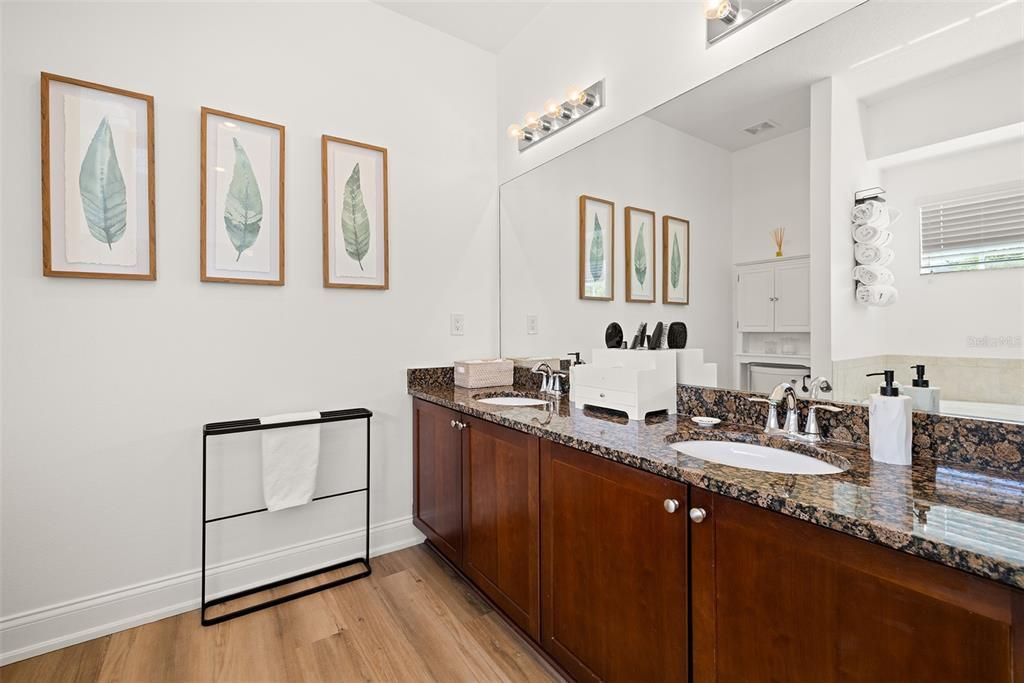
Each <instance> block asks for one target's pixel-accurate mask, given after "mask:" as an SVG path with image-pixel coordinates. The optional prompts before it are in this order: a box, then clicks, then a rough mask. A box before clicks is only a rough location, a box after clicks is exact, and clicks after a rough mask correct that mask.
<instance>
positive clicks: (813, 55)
mask: <svg viewBox="0 0 1024 683" xmlns="http://www.w3.org/2000/svg"><path fill="white" fill-rule="evenodd" d="M998 4H1000V3H999V0H991V2H982V3H978V2H942V3H940V2H920V1H916V2H915V1H905V2H896V1H894V0H888V1H881V2H880V1H877V0H876V1H874V2H869V3H866V4H864V5H860V6H859V7H857V8H856V9H855V10H852V11H850V12H847V13H845V14H843V15H841V16H839V17H836V18H835V19H833V20H831V21H830V22H828V23H827V24H825V25H823V26H821V27H819V28H817V29H814V30H812V31H809V32H808V33H805V34H804V35H802V36H800V37H798V38H795V39H793V40H791V41H790V42H788V43H785V44H783V45H780V46H779V47H777V48H775V49H774V50H771V51H770V52H768V53H766V54H765V55H762V56H761V57H759V58H758V59H754V60H752V61H749V62H747V63H745V64H743V65H741V66H739V67H737V68H735V69H733V70H732V71H729V72H727V73H726V74H724V75H722V76H720V77H718V78H716V79H714V80H712V81H710V82H708V83H705V84H704V85H702V86H700V87H698V88H696V89H694V90H691V91H689V92H687V93H684V94H682V95H680V96H679V97H677V98H675V99H673V100H670V101H668V102H666V103H665V104H663V105H661V106H660V107H657V108H656V109H653V110H651V111H650V112H648V114H647V116H649V117H651V118H653V119H655V120H657V121H661V122H662V123H664V124H666V125H669V126H671V127H673V128H676V129H677V130H681V131H683V132H684V133H687V134H689V135H693V136H695V137H698V138H702V139H704V140H707V141H709V142H711V143H712V144H715V145H718V146H720V147H723V148H725V149H729V150H736V149H741V148H743V147H748V146H750V145H754V144H759V143H761V142H764V141H765V140H769V139H771V138H772V137H778V136H779V135H785V134H786V133H789V132H792V131H794V130H798V129H800V128H803V127H806V126H807V125H808V123H809V117H810V99H809V92H810V91H809V88H810V85H811V84H812V83H814V82H816V81H818V80H821V79H823V78H826V77H829V76H838V77H841V78H842V80H843V82H844V84H845V87H847V88H849V89H850V90H851V91H852V93H853V94H854V95H856V96H858V97H860V98H865V99H867V100H868V101H870V100H871V98H872V96H875V97H878V96H884V93H887V92H888V93H891V92H892V91H893V90H894V89H898V88H900V87H901V86H902V85H904V84H906V83H908V82H910V81H912V80H916V79H920V78H922V77H925V76H926V75H927V74H930V73H933V72H936V71H940V70H943V69H948V68H950V67H951V66H953V65H954V64H957V63H960V62H963V61H965V60H972V59H977V58H983V57H982V55H985V54H987V53H990V52H993V51H996V50H999V49H1001V48H1006V47H1007V46H1010V45H1013V44H1014V43H1019V42H1020V41H1021V40H1022V39H1024V18H1022V17H1024V3H1021V2H1016V3H1013V4H1012V5H1008V6H1006V7H1004V8H1002V9H1000V10H998V11H994V12H989V13H985V14H981V16H978V13H979V12H982V11H983V10H985V9H986V8H988V7H994V6H996V5H998ZM965 20H966V21H965ZM956 22H963V23H962V24H959V25H957V26H955V27H953V28H950V29H949V30H947V31H944V32H943V33H938V34H936V35H935V36H933V37H930V38H925V39H923V40H921V37H922V36H927V35H928V34H929V33H931V32H935V31H938V30H940V29H943V28H945V27H948V26H951V25H952V24H954V23H956ZM939 36H941V37H939ZM888 51H892V52H891V54H889V55H885V53H886V52H888ZM880 54H882V55H885V56H882V57H878V58H876V59H874V60H872V61H869V62H867V63H862V64H860V65H858V62H864V60H867V59H869V58H871V57H875V56H876V55H880ZM765 119H771V120H773V121H775V122H776V123H778V124H779V128H778V129H776V130H773V131H769V132H765V133H761V134H759V135H757V136H753V135H750V134H748V133H744V132H743V128H746V127H747V126H750V125H752V124H754V123H758V122H760V121H763V120H765Z"/></svg>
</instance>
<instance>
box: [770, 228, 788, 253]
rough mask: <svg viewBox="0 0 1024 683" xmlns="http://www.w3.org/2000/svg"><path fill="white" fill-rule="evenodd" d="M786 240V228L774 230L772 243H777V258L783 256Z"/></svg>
mask: <svg viewBox="0 0 1024 683" xmlns="http://www.w3.org/2000/svg"><path fill="white" fill-rule="evenodd" d="M785 239H786V229H785V228H775V229H774V230H772V241H773V242H775V256H776V258H778V257H779V256H782V242H783V241H784V240H785Z"/></svg>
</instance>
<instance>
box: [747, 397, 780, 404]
mask: <svg viewBox="0 0 1024 683" xmlns="http://www.w3.org/2000/svg"><path fill="white" fill-rule="evenodd" d="M746 398H747V400H748V401H750V402H751V403H767V404H768V405H772V406H777V405H779V402H778V401H773V400H771V399H770V398H761V397H760V396H747V397H746Z"/></svg>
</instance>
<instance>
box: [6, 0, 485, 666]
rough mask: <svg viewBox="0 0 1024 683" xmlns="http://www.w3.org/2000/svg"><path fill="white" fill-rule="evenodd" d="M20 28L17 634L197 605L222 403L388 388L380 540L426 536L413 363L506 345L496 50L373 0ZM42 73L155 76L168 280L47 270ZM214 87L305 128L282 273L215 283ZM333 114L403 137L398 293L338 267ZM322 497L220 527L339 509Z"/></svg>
mask: <svg viewBox="0 0 1024 683" xmlns="http://www.w3.org/2000/svg"><path fill="white" fill-rule="evenodd" d="M2 47H3V50H2V66H3V91H2V95H3V111H2V124H3V129H2V131H3V143H4V157H3V164H4V167H3V185H2V191H3V195H4V196H5V197H7V198H10V199H11V201H8V202H6V203H5V204H4V205H3V207H2V209H3V214H2V216H3V225H4V226H5V228H4V230H3V231H2V233H3V249H2V259H3V260H2V267H3V271H2V305H3V318H4V319H3V323H4V325H3V337H2V342H3V358H2V365H0V369H2V372H3V387H2V402H0V408H2V410H3V419H4V425H3V426H4V429H3V442H2V448H3V481H2V489H0V490H2V499H3V500H2V504H3V508H2V515H0V516H2V518H3V520H2V535H3V558H2V565H0V570H2V592H0V596H2V602H3V604H2V621H0V629H2V630H0V638H2V639H3V648H4V651H5V656H6V657H8V658H9V657H10V656H12V653H14V654H15V655H16V656H25V654H26V653H32V652H34V651H38V650H37V649H33V648H36V646H37V645H39V643H40V642H41V641H44V640H46V639H48V638H51V637H53V638H64V637H67V636H71V637H72V639H75V638H78V639H80V638H82V637H89V636H95V635H99V634H100V633H102V632H104V631H105V630H107V631H108V630H110V629H111V628H112V627H111V625H110V624H107V623H106V622H104V621H103V620H104V619H106V620H109V621H115V620H117V619H122V618H123V619H127V621H123V622H119V623H118V624H114V625H113V627H124V626H126V625H129V624H130V623H132V620H133V619H134V620H138V619H140V618H154V617H156V616H160V615H161V614H164V613H166V610H168V609H171V608H173V607H177V608H179V609H180V608H184V607H187V606H190V605H192V606H194V604H195V600H196V599H197V598H198V585H197V583H196V574H195V573H194V572H195V570H196V569H197V568H198V565H199V530H200V486H199V484H200V446H201V440H200V428H201V426H202V424H203V423H204V422H207V421H213V420H223V419H232V418H240V417H249V416H257V415H267V414H273V413H279V412H286V411H294V410H299V409H311V408H322V409H331V408H342V407H348V406H366V407H368V408H371V409H372V410H373V411H374V413H375V417H374V432H373V443H374V448H373V455H374V466H373V479H374V482H375V483H374V487H373V508H372V514H371V517H372V521H373V522H374V523H375V524H380V525H384V526H383V527H382V528H384V529H390V533H391V536H388V537H387V538H385V537H384V536H383V535H382V536H381V537H380V538H379V539H378V542H379V544H384V545H386V543H387V542H389V541H391V542H396V543H400V542H410V541H414V540H416V539H417V538H418V536H417V535H416V534H415V532H414V531H413V530H412V528H411V526H410V525H409V524H408V519H409V515H410V514H411V502H412V496H411V477H412V465H411V438H412V437H411V429H412V427H411V420H410V416H411V404H410V400H409V398H408V396H407V395H406V393H405V370H406V368H407V367H410V366H416V365H426V364H443V363H447V362H450V361H451V360H452V359H454V358H461V357H474V356H475V357H480V356H484V355H487V354H493V353H495V352H496V350H497V336H496V333H495V328H496V324H497V312H496V310H495V307H496V305H497V292H496V288H497V281H496V277H495V275H494V273H495V270H496V268H497V231H496V221H497V209H496V203H497V192H496V189H495V188H496V186H497V172H496V168H497V165H496V152H495V146H494V145H495V142H494V130H493V127H494V124H493V122H494V120H495V119H496V114H495V109H494V104H493V102H495V100H496V93H495V83H494V70H495V58H494V57H493V56H492V55H490V54H488V53H485V52H483V51H481V50H479V49H477V48H475V47H472V46H470V45H468V44H467V43H464V42H461V41H458V40H455V39H453V38H450V37H448V36H445V35H443V34H441V33H438V32H436V31H434V30H431V29H428V28H426V27H424V26H422V25H420V24H417V23H415V22H413V21H411V20H408V19H405V18H403V17H401V16H399V15H396V14H394V13H392V12H390V11H387V10H385V9H382V8H379V7H377V6H375V5H373V4H367V3H359V4H356V3H341V4H331V5H328V4H312V5H303V4H282V5H258V4H230V3H229V4H223V5H207V4H199V3H196V4H177V3H175V4H173V5H167V4H153V3H140V4H113V5H99V4H92V3H74V4H67V5H55V4H51V3H39V4H5V5H4V6H3V34H2ZM42 70H46V71H52V72H55V73H58V74H62V75H68V76H74V77H78V78H82V79H86V80H93V81H98V82H101V83H106V84H112V85H116V86H120V87H124V88H128V89H131V90H136V91H141V92H145V93H149V94H152V95H154V96H155V101H156V187H157V193H156V207H157V245H158V249H157V257H158V273H159V279H158V280H157V281H156V282H152V283H145V282H118V281H102V280H95V281H93V280H79V279H58V278H44V277H43V276H42V273H41V271H42V268H41V263H40V182H39V163H40V162H39V72H40V71H42ZM203 105H206V106H212V107H217V108H221V109H226V110H229V111H233V112H238V113H242V114H247V115H251V116H256V117H259V118H263V119H266V120H269V121H274V122H279V123H282V124H284V125H285V126H287V145H288V147H287V156H286V159H287V190H286V210H287V218H286V234H287V260H288V262H287V284H286V285H285V286H284V287H282V288H275V287H257V286H243V285H225V284H203V283H200V282H199V273H198V265H199V253H198V250H199V244H198V232H199V220H198V219H199V193H198V185H199V181H198V165H199V108H200V106H203ZM322 133H329V134H333V135H339V136H343V137H347V138H352V139H356V140H364V141H367V142H371V143H375V144H379V145H384V146H386V147H388V149H389V162H390V173H391V175H390V200H391V205H390V218H391V223H390V229H391V290H390V291H388V292H360V291H349V290H327V289H324V288H323V287H322V286H321V216H320V145H319V143H320V135H321V134H322ZM452 311H457V312H461V313H464V314H465V316H466V334H465V336H463V337H455V338H453V337H450V336H449V335H448V327H449V320H448V316H449V313H450V312H452ZM249 445H251V446H255V443H250V444H249ZM252 455H255V452H254V453H252ZM325 458H326V456H325ZM251 462H252V461H250V463H251ZM357 462H358V460H357ZM249 474H250V475H251V474H252V473H251V472H250V473H249ZM245 482H248V483H254V482H253V480H252V479H251V476H250V478H248V479H245ZM215 493H223V492H222V491H217V492H215ZM315 505H317V506H321V507H316V508H310V509H304V510H300V511H295V512H288V513H278V514H279V515H280V516H278V517H276V518H274V519H271V520H266V518H265V517H264V518H263V519H264V521H263V522H262V524H263V525H264V526H259V525H258V524H257V522H256V521H255V520H258V519H259V517H252V518H247V520H252V521H251V522H250V521H247V522H246V523H245V524H241V523H240V524H241V526H240V527H238V528H237V531H238V533H239V534H240V539H241V541H240V542H239V543H237V544H229V543H228V540H227V538H226V537H225V538H224V539H220V537H218V538H215V539H214V545H217V544H218V543H217V542H218V541H220V540H222V541H223V544H224V546H223V547H222V548H221V552H220V555H221V556H222V557H223V556H227V555H231V554H243V555H244V554H246V553H255V552H259V551H263V550H266V549H267V547H274V546H279V545H282V544H286V543H294V542H296V541H305V540H309V539H315V538H318V537H321V536H324V535H326V534H333V533H335V532H337V531H341V530H342V529H339V528H338V524H339V521H340V519H339V509H340V508H339V507H336V506H333V505H334V504H333V503H328V502H325V503H318V504H315ZM357 507H358V506H357ZM360 523H361V519H360V518H359V517H355V518H354V519H352V521H351V523H350V525H349V526H350V527H351V526H357V525H358V524H360ZM382 533H383V532H382ZM275 567H277V570H280V571H285V570H286V568H282V567H279V566H277V565H275ZM268 571H269V570H268ZM250 578H251V577H250ZM129 586H135V589H134V590H133V591H129V593H121V592H120V591H121V589H124V588H126V587H129ZM140 596H144V597H146V600H145V601H144V603H145V610H149V611H148V612H147V613H146V614H145V615H142V616H141V617H140V614H141V612H139V610H140V609H142V608H141V607H139V605H141V604H142V602H140V601H141V600H142V599H141V597H140ZM91 597H95V600H92V599H89V600H86V601H85V602H80V600H81V599H84V598H91ZM118 598H124V599H125V601H126V602H125V603H124V604H123V605H122V606H121V607H117V608H116V609H115V607H113V606H111V605H112V604H113V602H114V601H115V600H116V599H118ZM129 598H130V599H129ZM133 601H134V602H133ZM182 601H184V602H182ZM104 606H106V607H104ZM51 607H55V608H57V609H50V608H51ZM100 608H102V609H100ZM90 610H92V611H90ZM97 610H98V611H97ZM104 610H106V611H104ZM162 610H163V611H162ZM47 617H54V620H53V621H50V622H47V621H46V618H47ZM90 629H91V630H90ZM76 632H77V634H78V635H77V636H76V635H73V634H74V633H76ZM66 642H68V641H67V640H63V641H60V642H58V643H56V644H55V643H49V644H45V645H43V646H40V647H42V648H43V649H45V648H47V647H51V648H52V647H55V646H60V645H62V644H65V643H66ZM19 653H20V654H19Z"/></svg>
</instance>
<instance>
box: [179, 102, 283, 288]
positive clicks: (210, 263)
mask: <svg viewBox="0 0 1024 683" xmlns="http://www.w3.org/2000/svg"><path fill="white" fill-rule="evenodd" d="M200 140H201V142H200V163H199V176H200V181H199V187H200V200H199V207H200V208H199V213H200V221H199V222H200V232H199V242H200V247H199V272H200V279H201V280H202V281H203V282H237V283H243V284H258V285H283V284H284V126H281V125H278V124H276V123H268V122H267V121H260V120H258V119H252V118H249V117H246V116H239V115H237V114H229V113H228V112H224V111H218V110H216V109H209V108H207V107H203V109H202V115H201V123H200Z"/></svg>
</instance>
